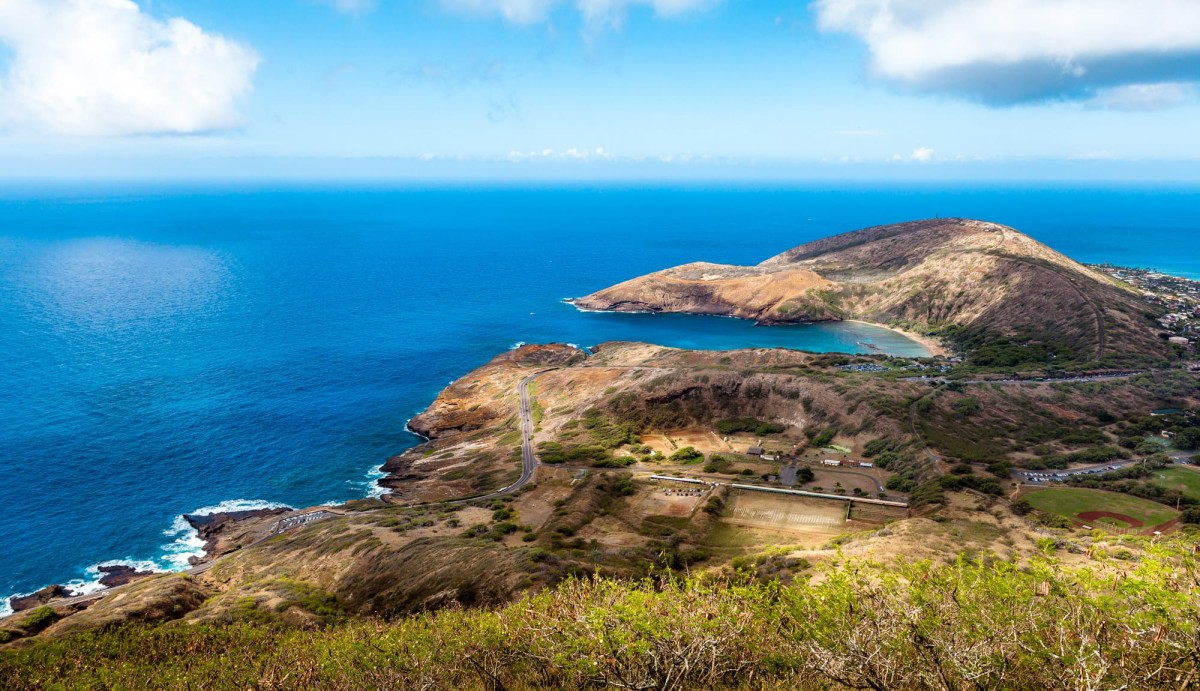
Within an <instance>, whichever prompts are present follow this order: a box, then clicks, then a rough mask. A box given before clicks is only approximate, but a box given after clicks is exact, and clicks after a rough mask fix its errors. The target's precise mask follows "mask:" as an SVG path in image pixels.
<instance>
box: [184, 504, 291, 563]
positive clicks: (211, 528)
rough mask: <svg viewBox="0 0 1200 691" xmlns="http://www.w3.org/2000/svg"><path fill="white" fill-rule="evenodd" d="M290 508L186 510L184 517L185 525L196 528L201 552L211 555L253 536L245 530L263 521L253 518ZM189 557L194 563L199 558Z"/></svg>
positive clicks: (227, 549)
mask: <svg viewBox="0 0 1200 691" xmlns="http://www.w3.org/2000/svg"><path fill="white" fill-rule="evenodd" d="M291 512H292V509H287V508H275V509H248V510H246V511H222V512H220V513H211V514H194V515H193V514H189V515H185V516H184V517H183V519H184V520H185V521H187V522H188V525H190V526H192V527H193V528H195V530H196V533H197V534H198V535H199V536H200V539H201V540H204V552H205V553H206V554H207V555H209V556H210V557H211V556H215V555H217V554H220V553H222V552H227V551H229V550H230V549H233V548H234V547H236V546H238V544H239V543H243V542H246V541H247V540H248V539H251V538H253V537H254V536H253V535H249V534H248V531H249V532H253V531H254V530H255V529H256V528H260V527H261V525H262V523H263V521H255V520H254V519H263V518H271V517H274V516H279V515H281V514H285V513H291ZM268 522H269V521H268ZM191 561H192V563H193V564H195V563H197V562H199V559H197V558H195V557H192V559H191Z"/></svg>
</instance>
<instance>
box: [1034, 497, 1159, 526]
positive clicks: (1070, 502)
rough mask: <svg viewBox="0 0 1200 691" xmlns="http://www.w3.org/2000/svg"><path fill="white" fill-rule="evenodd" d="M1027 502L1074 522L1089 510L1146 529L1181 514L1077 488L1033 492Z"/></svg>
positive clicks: (1130, 499) (1148, 503)
mask: <svg viewBox="0 0 1200 691" xmlns="http://www.w3.org/2000/svg"><path fill="white" fill-rule="evenodd" d="M1025 500H1026V501H1028V502H1029V504H1030V505H1031V506H1033V508H1035V509H1038V510H1041V511H1045V512H1047V513H1054V514H1058V515H1060V516H1066V517H1067V518H1071V519H1075V518H1076V517H1077V516H1078V515H1079V514H1081V513H1086V512H1088V511H1111V512H1113V513H1119V514H1124V515H1126V516H1129V517H1130V518H1135V519H1137V520H1139V521H1141V522H1142V523H1144V524H1145V525H1146V527H1150V526H1155V525H1158V524H1160V523H1166V522H1167V521H1169V520H1171V519H1172V518H1175V517H1176V516H1178V515H1179V512H1178V511H1176V510H1174V509H1172V508H1170V507H1169V506H1163V505H1162V504H1156V503H1155V502H1152V501H1149V500H1147V499H1140V498H1138V497H1132V496H1129V495H1128V494H1118V493H1117V492H1105V491H1103V490H1098V489H1081V488H1075V487H1069V488H1056V489H1043V490H1038V491H1036V492H1030V493H1029V494H1027V495H1026V496H1025ZM1093 522H1094V521H1093ZM1113 525H1116V523H1113Z"/></svg>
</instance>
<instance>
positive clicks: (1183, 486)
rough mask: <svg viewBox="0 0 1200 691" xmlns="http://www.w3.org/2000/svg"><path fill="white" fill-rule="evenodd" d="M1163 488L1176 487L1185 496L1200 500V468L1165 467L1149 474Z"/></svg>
mask: <svg viewBox="0 0 1200 691" xmlns="http://www.w3.org/2000/svg"><path fill="white" fill-rule="evenodd" d="M1151 481H1152V482H1153V483H1154V484H1156V485H1158V486H1159V487H1162V488H1164V489H1177V490H1179V491H1180V492H1183V495H1184V496H1186V497H1191V498H1192V499H1198V500H1200V470H1196V469H1194V468H1186V467H1178V466H1177V467H1174V468H1165V469H1163V470H1159V471H1157V472H1156V473H1154V475H1152V476H1151Z"/></svg>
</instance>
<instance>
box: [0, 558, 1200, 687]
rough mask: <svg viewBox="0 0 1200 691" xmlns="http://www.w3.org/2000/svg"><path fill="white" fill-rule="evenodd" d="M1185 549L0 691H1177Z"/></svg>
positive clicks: (1198, 637) (426, 623)
mask: <svg viewBox="0 0 1200 691" xmlns="http://www.w3.org/2000/svg"><path fill="white" fill-rule="evenodd" d="M1189 550H1190V548H1188V547H1186V546H1183V545H1180V546H1179V547H1178V548H1177V549H1171V550H1168V549H1161V548H1160V549H1158V550H1157V551H1155V552H1154V554H1152V555H1151V556H1149V557H1147V558H1145V559H1143V560H1142V561H1140V562H1134V563H1127V562H1121V564H1122V566H1123V567H1124V570H1121V569H1120V568H1118V567H1117V566H1116V565H1112V566H1110V567H1107V568H1106V569H1105V570H1106V571H1109V573H1106V574H1105V575H1101V574H1100V573H1099V572H1097V571H1093V570H1086V569H1068V568H1063V567H1061V566H1058V565H1056V564H1055V563H1053V562H1051V561H1046V562H1042V563H1038V564H1035V565H1034V566H1032V567H1030V568H1028V569H1017V568H1015V567H1014V566H1012V565H1010V564H1005V563H996V564H986V565H985V564H979V563H974V562H969V561H965V560H964V561H960V562H959V563H956V564H952V565H949V566H936V565H931V564H928V563H919V564H907V565H898V566H881V565H871V564H862V563H844V564H840V565H837V566H833V567H829V568H827V569H826V570H824V571H821V572H820V573H819V574H818V577H817V578H815V579H814V581H817V582H816V583H815V584H809V583H797V584H795V585H791V586H786V587H784V586H780V585H779V584H777V583H775V584H767V585H759V584H747V585H739V584H738V583H737V581H738V579H736V578H734V579H732V581H728V580H721V581H708V582H705V581H701V580H691V581H686V582H672V581H669V582H665V583H656V582H650V581H646V582H639V583H624V582H616V581H609V580H601V579H597V580H589V581H571V582H567V583H565V584H563V585H562V586H561V587H559V588H558V589H555V590H553V591H550V592H546V593H542V594H539V595H534V596H531V597H528V598H526V599H524V600H521V601H520V602H517V603H515V604H512V605H509V606H507V607H504V608H502V609H500V610H497V611H462V610H458V611H442V612H438V613H434V614H427V615H422V616H415V617H411V618H407V619H403V620H400V621H396V622H391V623H386V622H358V623H354V624H350V625H346V626H341V627H337V628H331V629H324V630H310V631H298V630H284V629H273V628H268V627H255V626H226V627H210V626H192V625H187V624H182V623H175V624H172V625H167V626H160V627H157V628H145V627H139V626H133V627H128V628H123V629H119V630H114V631H109V632H104V633H94V634H87V635H81V636H76V637H73V638H66V639H58V640H48V641H41V642H36V643H34V644H33V645H31V646H29V647H26V648H18V649H15V650H7V651H4V652H2V653H0V688H5V689H40V688H46V687H58V688H114V689H124V688H130V689H134V688H165V689H185V688H186V689H192V688H197V689H202V688H212V689H235V688H237V689H245V688H270V689H309V688H329V689H378V688H400V689H407V688H414V689H415V688H438V689H460V688H493V689H500V688H509V689H513V688H531V687H532V688H579V687H606V686H607V687H617V688H627V689H677V688H712V687H717V688H781V689H782V688H787V689H794V688H800V689H804V688H842V687H847V688H862V689H930V688H933V689H1014V688H1015V689H1068V688H1069V689H1088V688H1137V689H1146V688H1181V687H1185V686H1189V685H1192V684H1195V683H1196V682H1197V671H1198V670H1197V662H1198V660H1200V627H1198V624H1200V617H1198V615H1200V593H1198V592H1197V576H1198V575H1200V574H1198V573H1197V571H1196V568H1195V567H1196V565H1195V560H1194V558H1193V557H1192V555H1191V554H1190V551H1189Z"/></svg>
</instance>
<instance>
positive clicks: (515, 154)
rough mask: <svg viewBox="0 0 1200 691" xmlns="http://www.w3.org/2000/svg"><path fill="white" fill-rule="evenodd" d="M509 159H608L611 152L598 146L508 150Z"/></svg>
mask: <svg viewBox="0 0 1200 691" xmlns="http://www.w3.org/2000/svg"><path fill="white" fill-rule="evenodd" d="M505 158H507V159H508V160H510V161H515V162H519V161H608V160H611V159H612V154H610V153H608V152H607V151H605V150H604V147H602V146H598V147H596V148H595V149H586V148H579V147H571V148H570V149H567V150H566V151H556V150H554V149H542V150H541V151H515V150H514V151H510V152H508V155H507V156H505Z"/></svg>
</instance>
